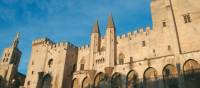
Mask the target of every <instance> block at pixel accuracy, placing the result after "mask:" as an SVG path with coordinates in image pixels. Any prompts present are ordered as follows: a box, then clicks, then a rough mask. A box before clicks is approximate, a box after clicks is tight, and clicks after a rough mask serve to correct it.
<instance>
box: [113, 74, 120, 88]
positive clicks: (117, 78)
mask: <svg viewBox="0 0 200 88" xmlns="http://www.w3.org/2000/svg"><path fill="white" fill-rule="evenodd" d="M111 88H122V76H121V74H120V73H115V74H114V75H113V76H112V79H111Z"/></svg>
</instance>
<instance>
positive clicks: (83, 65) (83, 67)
mask: <svg viewBox="0 0 200 88" xmlns="http://www.w3.org/2000/svg"><path fill="white" fill-rule="evenodd" d="M80 65H81V66H80V70H84V69H85V59H84V58H83V59H81V61H80Z"/></svg>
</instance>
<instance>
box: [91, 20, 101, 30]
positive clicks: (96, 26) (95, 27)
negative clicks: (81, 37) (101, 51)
mask: <svg viewBox="0 0 200 88" xmlns="http://www.w3.org/2000/svg"><path fill="white" fill-rule="evenodd" d="M92 33H99V24H98V20H97V21H96V23H95V24H94V26H93V31H92Z"/></svg>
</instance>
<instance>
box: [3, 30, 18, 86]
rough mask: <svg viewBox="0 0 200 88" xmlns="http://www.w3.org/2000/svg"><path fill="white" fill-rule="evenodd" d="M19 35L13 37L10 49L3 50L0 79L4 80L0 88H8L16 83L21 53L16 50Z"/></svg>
mask: <svg viewBox="0 0 200 88" xmlns="http://www.w3.org/2000/svg"><path fill="white" fill-rule="evenodd" d="M18 43H19V33H17V36H16V37H15V39H14V41H13V43H12V45H11V47H8V48H5V49H4V52H3V55H2V59H1V61H0V77H1V78H2V79H4V80H3V81H2V82H1V83H2V84H0V88H10V86H11V85H15V83H17V75H18V71H17V69H18V65H19V62H20V58H21V54H22V53H21V51H20V50H19V49H18Z"/></svg>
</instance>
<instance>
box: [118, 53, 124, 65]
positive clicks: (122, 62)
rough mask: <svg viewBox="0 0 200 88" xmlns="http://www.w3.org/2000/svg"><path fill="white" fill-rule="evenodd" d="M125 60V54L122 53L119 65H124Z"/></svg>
mask: <svg viewBox="0 0 200 88" xmlns="http://www.w3.org/2000/svg"><path fill="white" fill-rule="evenodd" d="M124 58H125V56H124V54H123V53H120V54H119V64H124Z"/></svg>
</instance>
